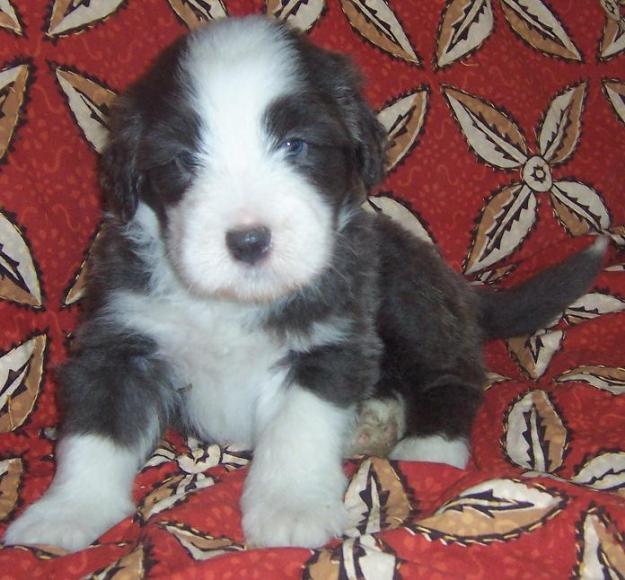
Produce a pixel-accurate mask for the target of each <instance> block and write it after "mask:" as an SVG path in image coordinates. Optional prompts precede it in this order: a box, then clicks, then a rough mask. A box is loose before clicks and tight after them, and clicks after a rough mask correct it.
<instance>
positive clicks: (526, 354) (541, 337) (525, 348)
mask: <svg viewBox="0 0 625 580" xmlns="http://www.w3.org/2000/svg"><path fill="white" fill-rule="evenodd" d="M563 338H564V332H563V331H562V330H544V329H543V330H539V331H538V332H536V333H535V334H532V335H530V336H519V337H515V338H510V339H508V340H507V341H506V342H507V345H508V350H509V351H510V354H511V355H512V356H513V358H514V359H515V360H516V362H517V363H518V364H519V366H520V367H521V368H522V369H523V370H524V371H525V372H526V373H527V374H528V375H529V376H530V377H531V378H532V379H534V380H536V379H539V378H540V377H542V376H543V374H545V371H546V370H547V367H548V366H549V363H550V362H551V359H552V358H553V357H554V355H555V354H556V353H557V352H558V351H559V350H560V349H561V348H562V339H563Z"/></svg>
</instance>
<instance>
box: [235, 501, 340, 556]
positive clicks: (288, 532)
mask: <svg viewBox="0 0 625 580" xmlns="http://www.w3.org/2000/svg"><path fill="white" fill-rule="evenodd" d="M254 495H256V494H254ZM262 495H264V494H258V496H262ZM292 501H293V500H292V498H290V499H289V501H286V502H285V498H283V497H277V496H276V497H273V498H269V497H268V496H267V495H265V496H264V498H262V499H261V497H257V498H256V500H254V499H252V498H251V497H249V496H248V495H247V494H246V496H245V497H244V501H243V531H244V533H245V539H246V541H247V542H248V544H250V545H252V546H257V547H269V546H298V547H302V548H318V547H320V546H323V545H324V544H326V543H327V542H328V541H329V540H331V539H332V538H335V537H337V536H340V535H342V534H343V531H344V530H345V528H346V527H347V511H346V509H345V506H344V505H343V502H341V501H340V500H338V499H337V500H331V501H327V500H326V501H322V500H320V501H319V503H317V502H313V501H311V500H310V499H301V501H300V502H296V503H291V502H292Z"/></svg>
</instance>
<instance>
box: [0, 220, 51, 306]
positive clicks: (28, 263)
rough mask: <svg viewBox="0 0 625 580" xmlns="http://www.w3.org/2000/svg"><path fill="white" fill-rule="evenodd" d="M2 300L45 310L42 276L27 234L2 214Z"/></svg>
mask: <svg viewBox="0 0 625 580" xmlns="http://www.w3.org/2000/svg"><path fill="white" fill-rule="evenodd" d="M0 299H3V300H9V301H11V302H17V303H18V304H25V305H27V306H30V307H32V308H41V306H42V294H41V287H40V285H39V274H38V273H37V269H36V268H35V263H34V261H33V257H32V253H31V250H30V248H29V247H28V245H27V242H26V238H25V236H24V234H23V233H22V232H21V231H20V229H19V227H18V226H17V225H16V224H15V223H13V222H12V220H11V219H10V218H9V217H8V216H7V215H6V214H4V213H3V212H2V211H0Z"/></svg>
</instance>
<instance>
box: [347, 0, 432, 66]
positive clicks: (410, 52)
mask: <svg viewBox="0 0 625 580" xmlns="http://www.w3.org/2000/svg"><path fill="white" fill-rule="evenodd" d="M340 1H341V8H342V9H343V12H344V13H345V15H346V16H347V18H348V20H349V23H350V24H351V25H352V27H353V28H354V29H355V30H356V31H358V32H359V33H360V34H361V35H362V36H363V37H364V38H365V39H367V40H368V41H369V42H371V43H372V44H374V45H375V46H377V47H378V48H381V49H382V50H383V51H384V52H386V53H388V54H390V55H392V56H394V57H396V58H400V59H402V60H405V61H408V62H411V63H414V64H419V62H420V59H419V57H418V56H417V54H416V53H415V51H414V49H413V48H412V45H411V44H410V41H409V40H408V37H407V36H406V33H405V32H404V29H403V27H402V25H401V24H400V23H399V21H398V20H397V16H395V14H394V12H393V10H392V9H391V8H390V6H389V5H388V3H387V2H385V1H384V0H340Z"/></svg>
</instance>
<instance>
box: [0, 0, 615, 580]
mask: <svg viewBox="0 0 625 580" xmlns="http://www.w3.org/2000/svg"><path fill="white" fill-rule="evenodd" d="M259 12H265V13H267V14H269V15H271V16H273V17H276V18H281V19H285V20H288V21H290V23H291V24H292V25H293V26H295V27H298V28H300V29H302V30H305V31H306V33H307V34H309V35H310V37H311V38H312V39H314V41H315V42H317V43H319V44H320V45H322V46H325V47H328V48H331V49H335V50H338V51H341V52H345V53H349V54H351V55H352V56H353V58H354V59H355V61H356V62H357V63H358V64H359V65H360V66H361V68H362V69H363V71H364V74H365V76H366V79H367V82H368V84H367V96H368V98H369V100H370V102H371V104H372V106H373V107H374V108H375V109H376V110H377V111H378V115H379V119H380V120H381V122H382V123H383V124H384V125H385V126H386V128H387V129H388V132H389V140H390V148H389V159H388V170H389V174H388V178H387V179H386V180H385V182H384V183H383V184H382V186H381V187H380V188H379V190H378V191H376V192H374V193H375V195H374V197H372V198H371V200H370V202H369V203H368V204H367V209H368V210H369V211H382V212H384V213H387V214H389V215H391V216H392V217H393V218H394V219H397V220H399V221H401V222H402V223H403V224H404V225H405V226H406V227H407V228H409V229H411V230H412V231H414V232H415V234H416V235H419V236H422V237H425V238H427V239H429V240H431V241H432V242H433V243H436V244H437V245H438V246H439V247H440V249H441V251H442V253H443V254H444V256H445V258H446V259H447V260H448V261H449V263H450V264H451V265H452V267H454V268H455V269H457V270H458V271H462V272H463V273H464V274H465V275H466V276H467V277H468V278H470V279H471V280H472V281H474V282H475V283H476V284H493V285H496V286H501V287H507V286H509V285H513V284H515V283H517V282H519V281H520V280H523V279H525V278H526V277H528V276H529V275H531V274H532V273H533V272H536V271H538V270H540V269H541V268H544V267H545V266H547V265H549V264H551V263H554V262H556V261H558V260H560V259H562V258H563V257H565V256H566V255H568V254H570V253H571V252H572V251H574V250H577V249H579V248H581V247H582V246H584V245H585V244H587V243H588V235H592V234H597V233H599V232H600V233H603V234H605V235H608V236H610V238H611V241H612V244H611V249H610V253H609V257H608V260H607V261H606V267H605V270H604V271H603V272H602V273H601V275H600V276H599V278H598V280H597V282H596V285H595V287H594V288H593V289H592V290H591V291H590V293H589V294H587V295H586V296H584V297H583V298H581V299H580V300H579V301H578V302H576V303H575V304H573V305H572V306H570V307H569V308H567V310H566V311H565V312H564V313H563V315H562V317H561V318H560V319H559V320H554V321H553V323H552V324H551V325H550V326H549V327H548V328H546V329H543V330H541V331H540V332H538V333H536V334H535V335H533V336H524V337H520V338H515V339H511V340H508V341H506V342H504V341H499V342H495V343H492V344H490V345H488V346H487V348H486V353H487V361H488V364H489V368H490V369H491V370H492V374H491V375H490V382H489V384H488V385H487V386H486V389H487V392H486V398H485V402H484V405H483V406H482V408H481V410H480V412H479V414H478V417H477V421H476V424H475V428H474V431H473V437H472V453H473V454H472V459H471V462H470V464H469V466H468V468H467V469H466V470H464V471H463V470H458V469H455V468H452V467H448V466H444V465H439V464H427V463H410V462H399V463H398V462H389V461H387V460H384V459H380V458H375V457H364V458H357V459H353V460H349V461H347V462H346V464H345V469H346V472H347V473H348V474H349V476H350V484H349V488H348V490H347V493H346V497H345V502H346V504H347V506H348V508H349V513H350V527H349V529H348V530H347V532H346V535H345V537H344V538H342V539H340V540H336V541H335V542H333V543H332V544H330V545H329V546H327V547H325V548H323V549H320V550H314V551H312V550H305V549H273V550H254V549H251V548H247V547H246V546H245V544H244V538H243V536H242V533H241V526H240V512H239V507H238V502H239V498H240V493H241V488H242V483H243V480H244V478H245V474H246V471H247V469H246V466H247V463H248V461H249V459H250V453H249V452H248V451H245V450H240V449H235V448H223V449H222V448H219V447H217V446H215V445H211V446H206V445H203V444H202V443H200V442H198V441H195V440H192V439H190V440H183V439H182V438H181V437H180V435H178V434H176V433H173V432H172V433H169V434H168V436H167V437H166V438H165V439H164V440H163V441H162V442H161V444H160V447H159V448H158V449H157V450H156V452H155V453H154V455H153V456H152V457H151V459H150V460H149V462H148V464H147V465H146V466H145V468H144V469H143V470H142V472H141V473H140V475H139V476H138V478H137V481H136V486H135V490H134V491H135V497H136V500H137V506H138V507H137V511H136V514H135V516H134V517H133V518H132V519H127V520H125V521H123V522H121V523H120V524H119V525H118V526H116V527H115V528H113V529H112V530H110V531H109V532H107V533H106V534H105V535H104V536H103V537H102V538H101V539H100V540H99V542H98V543H97V544H96V545H94V546H92V547H90V548H89V549H87V550H84V551H82V552H79V553H77V554H65V553H63V551H62V550H59V549H58V548H54V547H49V546H41V547H38V548H26V547H11V548H0V574H1V575H2V576H3V577H24V578H37V577H42V576H45V577H48V578H55V577H59V578H78V577H85V576H88V577H95V578H131V577H132V578H135V577H143V576H145V577H159V576H161V577H167V578H172V577H182V576H184V577H194V576H197V577H202V578H213V577H214V578H228V577H241V578H252V577H258V578H295V577H304V578H315V579H317V578H337V579H338V578H367V579H380V578H395V577H401V578H427V579H435V578H449V577H469V576H470V577H473V578H485V577H489V576H492V575H493V574H497V575H498V577H504V576H509V577H513V578H532V579H535V578H541V577H549V578H554V577H555V578H569V577H581V578H623V577H625V368H623V367H625V346H624V344H625V324H624V322H625V314H624V313H623V311H624V310H625V257H624V254H623V248H624V247H625V198H624V194H625V2H623V0H586V1H584V2H580V1H577V2H572V1H570V0H551V1H550V2H549V3H547V2H546V1H544V0H447V1H446V2H445V1H443V0H432V1H430V2H408V1H401V2H400V1H399V0H386V1H385V0H266V2H263V1H262V0H223V1H222V0H0V298H1V300H0V320H1V321H2V324H1V326H0V351H1V352H2V355H1V356H0V533H2V531H3V530H4V528H5V527H6V524H7V523H8V522H9V521H10V520H11V519H12V518H13V517H15V515H16V514H18V513H19V512H20V511H21V510H22V509H23V507H24V506H25V505H26V504H29V503H30V502H32V501H34V500H35V499H36V498H38V497H39V496H40V495H41V494H42V493H43V491H44V490H45V488H46V487H47V485H48V484H49V482H50V480H51V477H52V474H53V471H54V439H55V426H56V424H57V421H58V415H57V412H56V408H55V403H54V393H55V384H54V378H53V370H54V367H55V366H57V365H58V364H59V363H60V362H61V361H62V360H63V358H64V357H65V350H66V342H67V339H68V337H69V336H70V334H71V332H72V330H73V328H74V326H75V323H76V319H77V310H78V303H79V301H80V299H81V296H82V292H83V285H84V269H85V263H86V262H88V257H89V248H90V246H91V244H92V242H93V239H94V238H95V237H96V236H97V234H98V227H99V220H100V214H99V208H100V194H99V192H98V187H97V177H96V164H97V157H98V154H99V152H100V151H101V150H102V147H103V143H104V142H105V140H106V136H107V113H108V110H109V106H110V104H111V102H112V100H113V98H114V97H115V95H116V94H117V93H118V92H119V91H121V90H122V89H123V88H124V87H125V86H126V85H127V84H128V83H129V82H130V81H131V80H132V79H134V78H135V77H136V76H137V75H138V74H139V73H140V72H141V71H142V70H143V69H144V68H145V67H146V66H147V64H148V63H149V62H150V60H151V59H152V58H153V57H154V56H155V55H156V54H157V53H158V52H159V50H160V49H162V48H163V47H164V46H165V45H167V44H168V43H169V42H171V41H172V40H173V39H175V38H176V37H178V36H180V35H181V34H184V33H185V31H186V30H187V29H188V28H193V27H195V26H198V25H200V24H201V23H203V22H205V21H207V20H210V19H214V18H222V17H226V16H233V15H240V14H247V13H259ZM276 477H280V474H279V473H276Z"/></svg>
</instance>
